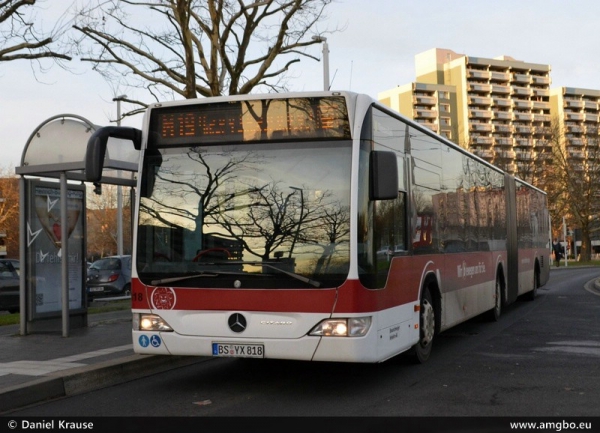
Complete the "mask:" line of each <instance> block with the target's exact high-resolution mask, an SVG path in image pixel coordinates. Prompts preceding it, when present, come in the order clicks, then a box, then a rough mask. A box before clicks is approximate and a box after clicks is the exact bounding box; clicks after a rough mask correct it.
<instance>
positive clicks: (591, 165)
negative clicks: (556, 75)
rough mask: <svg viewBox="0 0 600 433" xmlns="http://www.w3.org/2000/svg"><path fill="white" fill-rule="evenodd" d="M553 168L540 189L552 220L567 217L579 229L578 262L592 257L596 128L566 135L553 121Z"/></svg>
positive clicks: (599, 203) (598, 207) (599, 173)
mask: <svg viewBox="0 0 600 433" xmlns="http://www.w3.org/2000/svg"><path fill="white" fill-rule="evenodd" d="M551 143H552V165H548V166H547V171H546V175H545V178H544V182H543V185H542V186H543V188H544V189H545V190H546V191H547V193H548V201H549V205H550V206H549V208H550V212H551V215H552V217H553V220H554V221H562V217H563V216H566V217H567V219H568V221H569V224H571V225H572V226H574V227H577V228H579V229H581V237H582V239H581V260H582V261H588V260H590V258H591V234H592V232H593V231H594V230H595V225H596V224H597V219H598V213H599V212H600V200H599V198H600V197H599V195H598V192H597V191H598V184H599V183H600V137H599V136H598V127H597V126H595V125H594V126H586V129H585V132H584V133H583V134H581V135H579V136H574V135H573V134H565V132H564V130H563V129H562V128H561V127H560V126H559V124H558V122H555V124H554V126H553V132H552V135H551Z"/></svg>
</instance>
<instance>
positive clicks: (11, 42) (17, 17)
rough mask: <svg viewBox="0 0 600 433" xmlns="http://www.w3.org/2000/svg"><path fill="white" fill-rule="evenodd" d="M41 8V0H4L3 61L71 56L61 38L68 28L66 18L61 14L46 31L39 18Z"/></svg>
mask: <svg viewBox="0 0 600 433" xmlns="http://www.w3.org/2000/svg"><path fill="white" fill-rule="evenodd" d="M36 3H37V5H36ZM36 6H38V8H36ZM53 7H56V6H55V5H53ZM38 10H39V3H38V1H37V0H0V62H8V61H13V60H40V59H44V58H51V59H53V60H58V61H61V60H71V56H69V55H68V54H67V53H68V51H67V49H66V47H64V46H63V45H62V43H61V41H60V37H61V36H62V35H63V34H64V31H65V29H66V27H65V26H64V19H62V18H60V19H59V20H58V21H57V23H55V24H54V27H53V28H52V29H51V30H50V31H44V30H43V29H42V25H41V24H42V21H40V20H38V19H37V12H38ZM38 65H39V66H40V68H41V69H42V70H43V68H42V67H41V64H40V63H38Z"/></svg>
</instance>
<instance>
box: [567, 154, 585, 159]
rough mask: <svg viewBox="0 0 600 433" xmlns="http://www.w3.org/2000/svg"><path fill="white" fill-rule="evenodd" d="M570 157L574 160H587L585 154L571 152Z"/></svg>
mask: <svg viewBox="0 0 600 433" xmlns="http://www.w3.org/2000/svg"><path fill="white" fill-rule="evenodd" d="M569 157H571V158H573V159H585V154H584V153H583V152H569Z"/></svg>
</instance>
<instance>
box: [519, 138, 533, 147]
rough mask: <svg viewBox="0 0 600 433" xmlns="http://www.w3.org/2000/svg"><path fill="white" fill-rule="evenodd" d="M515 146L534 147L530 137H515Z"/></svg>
mask: <svg viewBox="0 0 600 433" xmlns="http://www.w3.org/2000/svg"><path fill="white" fill-rule="evenodd" d="M515 146H518V147H532V146H533V143H532V141H531V140H530V139H528V138H515Z"/></svg>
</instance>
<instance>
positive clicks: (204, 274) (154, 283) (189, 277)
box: [150, 271, 248, 286]
mask: <svg viewBox="0 0 600 433" xmlns="http://www.w3.org/2000/svg"><path fill="white" fill-rule="evenodd" d="M220 275H238V276H247V275H248V274H247V273H245V272H220V271H219V272H212V271H207V272H200V273H198V274H194V275H183V276H180V277H169V278H161V279H160V280H152V281H150V284H151V285H152V286H160V285H162V284H167V283H176V282H177V281H185V280H192V279H194V278H201V277H218V276H220Z"/></svg>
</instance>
